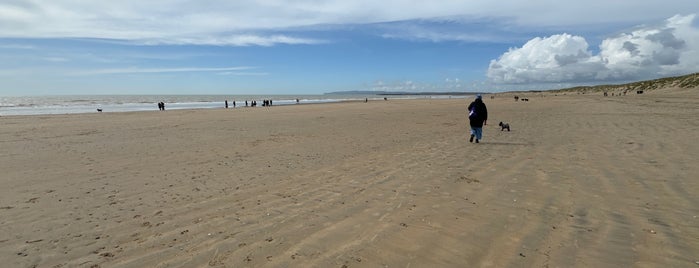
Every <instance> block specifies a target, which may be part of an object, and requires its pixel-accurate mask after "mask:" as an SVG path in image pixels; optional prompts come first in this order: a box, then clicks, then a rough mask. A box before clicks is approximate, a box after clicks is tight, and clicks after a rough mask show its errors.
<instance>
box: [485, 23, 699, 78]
mask: <svg viewBox="0 0 699 268" xmlns="http://www.w3.org/2000/svg"><path fill="white" fill-rule="evenodd" d="M695 19H696V15H687V16H681V15H676V16H674V17H672V18H669V19H667V20H665V21H664V22H663V23H662V24H660V25H657V26H646V27H639V28H637V29H635V30H633V31H631V32H629V33H622V34H619V35H616V36H614V37H610V38H607V39H605V40H603V41H602V43H601V44H600V45H599V53H598V54H593V52H591V50H590V48H589V44H588V43H587V41H586V40H585V38H583V37H581V36H574V35H570V34H557V35H552V36H549V37H545V38H539V37H537V38H534V39H532V40H530V41H528V42H527V43H526V44H524V45H523V46H522V47H519V48H512V49H510V50H509V51H507V52H505V53H504V54H502V55H501V56H500V57H499V58H498V59H496V60H492V61H491V62H490V66H489V68H488V74H487V75H488V78H489V79H490V81H491V82H494V83H499V84H525V83H585V82H594V81H627V80H637V79H643V78H655V77H659V76H667V75H676V74H685V73H688V72H696V71H699V58H698V56H699V54H698V53H699V28H698V27H696V26H695V23H694V21H695Z"/></svg>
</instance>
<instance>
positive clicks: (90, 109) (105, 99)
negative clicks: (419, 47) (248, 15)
mask: <svg viewBox="0 0 699 268" xmlns="http://www.w3.org/2000/svg"><path fill="white" fill-rule="evenodd" d="M384 97H388V98H390V99H397V98H401V99H415V98H451V97H454V98H460V97H463V96H443V95H437V96H426V95H415V96H413V95H401V96H379V95H338V94H327V95H266V96H263V95H83V96H78V95H70V96H69V95H64V96H27V97H2V96H0V116H8V115H42V114H75V113H95V112H97V109H102V111H103V112H105V113H111V112H134V111H157V110H158V105H157V103H158V102H165V109H166V110H177V109H222V108H225V104H224V102H225V101H226V100H228V105H229V108H233V101H235V103H236V108H241V107H244V106H245V101H246V100H247V101H248V102H250V101H253V100H255V101H257V106H258V107H261V106H262V100H265V99H267V100H269V99H271V100H272V104H273V105H275V106H277V105H295V104H296V99H298V100H299V104H312V103H331V102H342V101H353V100H364V99H365V98H368V99H369V100H383V98H384Z"/></svg>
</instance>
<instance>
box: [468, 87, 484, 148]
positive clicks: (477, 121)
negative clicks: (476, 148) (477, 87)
mask: <svg viewBox="0 0 699 268" xmlns="http://www.w3.org/2000/svg"><path fill="white" fill-rule="evenodd" d="M468 121H469V124H470V125H471V138H470V139H469V140H468V141H469V142H473V138H474V137H475V138H476V143H478V142H479V141H480V140H481V139H482V138H483V126H484V125H487V121H488V108H486V107H485V103H483V97H481V95H480V94H479V95H476V100H474V101H473V102H471V104H469V105H468Z"/></svg>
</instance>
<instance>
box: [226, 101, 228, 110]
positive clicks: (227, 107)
mask: <svg viewBox="0 0 699 268" xmlns="http://www.w3.org/2000/svg"><path fill="white" fill-rule="evenodd" d="M226 109H228V100H226Z"/></svg>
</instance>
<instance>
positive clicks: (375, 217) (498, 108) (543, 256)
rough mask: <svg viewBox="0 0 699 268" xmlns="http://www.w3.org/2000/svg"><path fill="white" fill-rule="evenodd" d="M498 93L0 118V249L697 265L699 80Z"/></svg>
mask: <svg viewBox="0 0 699 268" xmlns="http://www.w3.org/2000/svg"><path fill="white" fill-rule="evenodd" d="M520 95H521V94H520ZM512 96H513V95H512V94H503V95H498V96H497V97H496V98H495V99H490V98H489V96H486V97H485V102H486V104H487V105H488V109H489V113H490V119H489V121H488V125H487V126H486V127H485V128H484V139H483V141H482V143H480V144H474V143H469V142H468V124H467V122H466V120H467V118H466V111H465V110H466V106H467V105H468V101H467V100H464V99H442V100H436V99H435V100H430V99H422V100H389V101H373V102H369V103H363V102H353V103H334V104H318V105H298V106H278V107H271V108H266V107H258V108H244V109H235V110H231V109H228V110H224V109H218V110H186V111H165V112H158V111H153V112H135V113H101V114H98V113H95V114H80V115H50V116H12V117H0V125H2V128H0V148H1V150H0V172H1V173H2V174H0V183H1V184H2V187H1V188H0V263H3V266H5V265H7V267H209V266H211V267H696V266H697V264H695V262H697V261H699V180H697V178H699V166H698V165H697V159H699V142H697V133H699V90H696V89H693V90H682V89H667V90H655V91H650V92H646V93H645V94H643V95H635V94H634V95H627V96H615V97H611V96H610V97H603V96H602V94H601V93H600V94H596V95H590V94H586V95H577V94H567V95H565V96H563V95H560V94H559V95H558V96H554V95H552V94H548V95H546V94H544V95H542V94H528V95H526V96H527V97H528V98H529V101H528V102H522V101H519V102H515V101H514V100H513V98H512ZM499 121H505V122H508V123H510V124H511V127H512V131H510V132H507V131H500V128H499V127H498V126H497V123H498V122H499Z"/></svg>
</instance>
